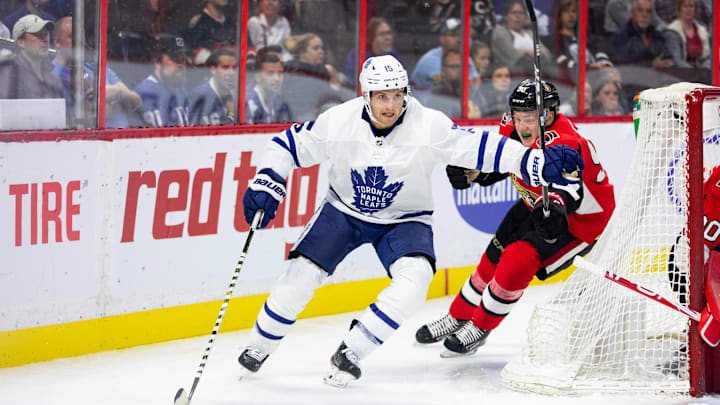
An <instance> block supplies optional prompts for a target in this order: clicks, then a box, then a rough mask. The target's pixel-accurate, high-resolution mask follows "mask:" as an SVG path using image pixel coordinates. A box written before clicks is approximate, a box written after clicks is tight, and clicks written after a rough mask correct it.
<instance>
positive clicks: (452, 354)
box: [440, 348, 478, 359]
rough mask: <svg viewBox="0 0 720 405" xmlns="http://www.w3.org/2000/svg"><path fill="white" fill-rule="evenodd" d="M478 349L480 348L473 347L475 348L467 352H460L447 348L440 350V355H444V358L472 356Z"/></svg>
mask: <svg viewBox="0 0 720 405" xmlns="http://www.w3.org/2000/svg"><path fill="white" fill-rule="evenodd" d="M477 350H478V349H477V348H475V349H473V350H470V351H469V352H467V353H458V352H453V351H450V350H448V349H445V350H443V351H442V352H440V357H442V358H443V359H452V358H455V357H466V356H472V355H473V354H475V352H477Z"/></svg>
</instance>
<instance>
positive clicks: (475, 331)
mask: <svg viewBox="0 0 720 405" xmlns="http://www.w3.org/2000/svg"><path fill="white" fill-rule="evenodd" d="M488 335H490V331H487V330H483V329H480V328H478V327H477V326H475V325H474V324H473V323H472V322H467V323H466V324H465V325H464V326H463V327H462V328H460V330H458V331H457V332H455V333H453V334H451V335H450V336H448V337H447V338H446V339H445V341H444V342H443V345H444V346H445V348H446V349H447V350H446V351H444V352H442V353H441V354H440V357H444V358H448V357H457V356H469V355H471V354H475V352H476V351H477V349H478V347H480V346H482V345H484V344H485V340H487V337H488Z"/></svg>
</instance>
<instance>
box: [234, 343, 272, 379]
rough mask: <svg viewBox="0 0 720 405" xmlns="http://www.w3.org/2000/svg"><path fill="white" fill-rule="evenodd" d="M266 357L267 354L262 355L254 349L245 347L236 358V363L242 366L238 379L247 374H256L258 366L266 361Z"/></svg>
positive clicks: (258, 350)
mask: <svg viewBox="0 0 720 405" xmlns="http://www.w3.org/2000/svg"><path fill="white" fill-rule="evenodd" d="M268 356H269V355H268V354H265V353H263V352H262V351H260V349H258V348H256V347H253V346H248V347H246V348H245V350H243V352H242V353H241V354H240V357H238V362H239V363H240V365H241V366H242V373H241V375H240V378H243V377H244V376H246V375H247V374H248V373H257V371H258V370H259V369H260V366H262V365H263V363H264V362H265V360H267V358H268Z"/></svg>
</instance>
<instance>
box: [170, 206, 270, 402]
mask: <svg viewBox="0 0 720 405" xmlns="http://www.w3.org/2000/svg"><path fill="white" fill-rule="evenodd" d="M263 215H264V212H263V210H258V211H257V212H256V213H255V217H254V218H253V221H252V225H250V232H248V235H247V239H245V247H243V250H242V253H240V260H238V263H237V265H236V266H235V272H234V273H233V276H232V280H231V281H230V288H228V290H227V292H226V293H225V299H224V300H223V303H222V306H221V307H220V313H219V314H218V317H217V320H215V327H213V330H212V334H211V336H210V341H208V344H207V346H205V352H204V353H203V356H202V360H201V361H200V366H199V367H198V370H197V375H196V376H195V380H193V384H192V388H190V392H189V393H188V392H187V391H185V389H184V388H180V389H179V390H178V392H177V393H176V394H175V402H174V403H175V405H189V404H190V400H191V399H192V397H193V394H194V393H195V388H197V386H198V383H199V382H200V377H201V376H202V373H203V370H205V364H206V363H207V360H208V357H209V356H210V349H212V345H213V343H214V342H215V336H216V335H217V333H218V330H219V329H220V323H221V322H222V320H223V316H225V310H226V309H227V307H228V304H229V303H230V298H231V297H232V294H233V290H234V289H235V283H236V282H237V278H238V275H239V274H240V269H241V268H242V265H243V262H245V256H246V255H247V252H248V249H249V248H250V242H251V241H252V238H253V234H254V233H255V230H256V229H257V228H258V226H259V225H260V222H262V218H263Z"/></svg>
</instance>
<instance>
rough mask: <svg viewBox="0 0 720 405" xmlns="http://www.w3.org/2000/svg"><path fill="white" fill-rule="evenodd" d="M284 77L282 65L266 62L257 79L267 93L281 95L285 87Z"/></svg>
mask: <svg viewBox="0 0 720 405" xmlns="http://www.w3.org/2000/svg"><path fill="white" fill-rule="evenodd" d="M283 76H284V75H283V66H282V63H280V62H276V63H270V62H265V63H263V65H262V70H261V71H260V72H258V73H257V76H256V77H255V79H256V80H257V82H258V84H259V85H260V87H262V88H263V89H264V90H265V91H269V92H270V93H273V94H280V92H281V91H282V86H283V78H284V77H283Z"/></svg>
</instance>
